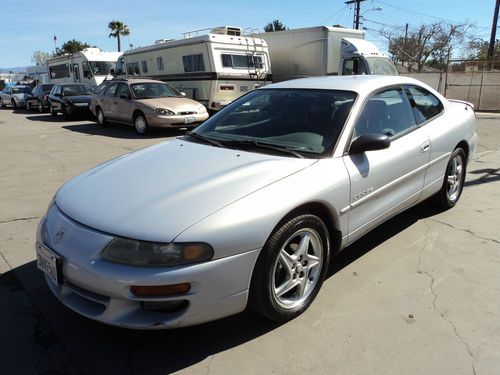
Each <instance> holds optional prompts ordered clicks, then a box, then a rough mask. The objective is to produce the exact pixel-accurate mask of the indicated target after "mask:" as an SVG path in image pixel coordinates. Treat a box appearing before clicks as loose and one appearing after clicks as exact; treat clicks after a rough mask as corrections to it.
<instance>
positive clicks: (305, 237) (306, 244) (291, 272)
mask: <svg viewBox="0 0 500 375" xmlns="http://www.w3.org/2000/svg"><path fill="white" fill-rule="evenodd" d="M329 259H330V243H329V235H328V229H327V228H326V226H325V224H324V223H323V221H322V220H321V219H320V218H319V217H317V216H315V215H309V214H305V215H300V216H297V217H294V218H292V219H290V220H289V221H287V222H286V223H284V224H283V225H282V226H280V227H279V228H278V229H277V230H275V232H274V233H273V234H272V235H271V237H270V238H269V239H268V240H267V242H266V244H265V245H264V247H263V249H262V251H261V253H260V255H259V258H258V259H257V263H256V265H255V269H254V272H253V275H252V281H251V285H250V296H249V307H250V308H251V309H253V310H254V311H256V312H257V313H259V314H261V315H263V316H265V317H266V318H268V319H271V320H275V321H280V322H284V321H288V320H291V319H293V318H295V317H297V316H299V315H300V314H302V313H303V312H304V311H305V310H306V309H307V308H308V307H309V305H310V304H311V303H312V301H313V300H314V298H316V295H317V294H318V292H319V290H320V288H321V285H322V284H323V280H324V279H325V276H326V272H327V270H328V264H329Z"/></svg>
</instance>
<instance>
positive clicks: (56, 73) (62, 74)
mask: <svg viewBox="0 0 500 375" xmlns="http://www.w3.org/2000/svg"><path fill="white" fill-rule="evenodd" d="M49 74H50V78H52V79H57V78H68V77H69V65H68V64H61V65H54V66H50V67H49Z"/></svg>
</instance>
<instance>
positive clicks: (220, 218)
mask: <svg viewBox="0 0 500 375" xmlns="http://www.w3.org/2000/svg"><path fill="white" fill-rule="evenodd" d="M476 144H477V136H476V131H475V114H474V110H473V107H472V105H470V104H469V103H466V102H460V101H452V100H447V99H445V98H444V97H443V96H441V95H440V94H439V93H437V92H436V91H434V90H433V89H432V88H430V87H428V86H427V85H425V84H423V83H421V82H419V81H417V80H414V79H411V78H406V77H388V76H347V77H320V78H307V79H301V80H295V81H287V82H282V83H277V84H272V85H268V86H265V87H262V88H260V89H258V90H255V91H253V92H250V93H248V94H247V95H245V96H243V97H241V98H239V99H237V100H236V101H234V102H233V103H231V104H230V105H228V106H227V107H226V108H224V109H223V110H221V111H220V112H219V113H217V114H216V115H214V116H213V117H211V118H210V119H208V120H207V121H205V122H204V123H203V124H202V125H201V126H199V127H198V128H197V129H195V130H194V131H192V132H190V133H187V134H185V135H184V136H182V137H179V138H177V139H174V140H170V141H167V142H164V143H160V144H157V145H155V146H152V147H149V148H146V149H143V150H140V151H136V152H133V153H131V154H129V155H125V156H122V157H119V158H117V159H114V160H111V161H108V162H105V163H103V164H101V165H98V166H97V167H95V168H93V169H91V170H89V171H87V172H85V173H83V174H81V175H79V176H77V177H75V178H74V179H72V180H71V181H69V182H68V183H66V184H65V185H64V186H63V187H61V188H60V190H59V191H58V192H57V193H56V195H55V197H54V199H53V200H52V202H51V204H50V205H49V208H48V211H47V214H46V215H45V216H44V217H43V219H42V220H41V222H40V225H39V229H38V234H37V242H36V253H37V262H38V267H39V268H40V269H41V270H43V271H44V272H45V278H46V280H47V283H48V285H49V287H50V289H51V290H52V292H53V293H54V294H55V295H56V296H57V298H58V299H59V300H61V301H62V303H64V304H65V305H66V306H68V307H69V308H71V309H73V310H75V311H76V312H78V313H80V314H82V315H84V316H86V317H89V318H91V319H95V320H98V321H101V322H104V323H107V324H112V325H117V326H121V327H128V328H138V329H155V328H175V327H182V326H189V325H194V324H199V323H203V322H207V321H211V320H215V319H219V318H222V317H225V316H228V315H231V314H236V313H238V312H241V311H243V310H244V309H245V308H247V306H248V307H250V308H251V309H253V310H254V311H256V312H258V313H260V314H262V315H264V316H266V317H268V318H270V319H273V320H277V321H286V320H289V319H292V318H294V317H296V316H298V315H299V314H301V313H302V312H303V311H305V310H306V309H307V308H308V306H309V305H310V304H311V303H312V301H313V300H314V298H315V297H316V295H317V294H318V292H319V290H320V288H321V285H322V283H323V280H324V278H325V274H326V273H327V270H328V265H329V263H330V261H331V260H333V261H335V258H333V256H334V254H336V253H337V252H339V251H340V250H342V249H344V248H346V247H347V246H348V245H349V244H351V243H353V242H354V241H356V240H357V239H359V238H360V237H361V236H362V235H363V234H365V233H366V232H368V231H369V230H370V229H372V228H374V227H375V226H377V225H379V224H380V223H382V222H384V221H385V220H387V219H389V218H390V217H392V216H394V215H396V214H398V213H400V212H401V211H403V210H405V209H407V208H409V207H411V206H413V205H415V204H417V203H419V202H421V201H423V200H425V199H428V198H430V199H432V201H433V202H434V203H435V204H437V205H439V206H440V207H443V208H444V209H448V208H451V207H453V206H454V205H455V204H456V203H457V201H458V200H459V198H460V194H461V192H462V187H463V183H464V178H465V170H466V166H467V162H468V161H469V160H470V158H471V156H472V154H473V153H474V150H475V148H476Z"/></svg>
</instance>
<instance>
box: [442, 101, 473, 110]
mask: <svg viewBox="0 0 500 375" xmlns="http://www.w3.org/2000/svg"><path fill="white" fill-rule="evenodd" d="M448 101H449V102H453V103H458V104H465V105H466V106H469V107H470V109H472V110H474V104H472V103H470V102H466V101H465V100H458V99H448Z"/></svg>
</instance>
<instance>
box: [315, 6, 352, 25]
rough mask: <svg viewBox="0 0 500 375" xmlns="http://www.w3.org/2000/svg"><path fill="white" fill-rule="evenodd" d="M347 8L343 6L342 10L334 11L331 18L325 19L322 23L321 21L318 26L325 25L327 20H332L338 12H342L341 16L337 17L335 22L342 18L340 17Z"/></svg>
mask: <svg viewBox="0 0 500 375" xmlns="http://www.w3.org/2000/svg"><path fill="white" fill-rule="evenodd" d="M347 8H348V6H347V5H345V6H343V7H342V8H340V9H339V10H338V11H336V12H335V13H333V14H332V15H331V16H329V17H328V18H325V19H324V20H323V21H321V23H320V25H323V24H325V22H326V21H328V20H329V19H332V18H333V17H335V16H336V15H337V14H339V13H340V12H342V14H341V15H340V16H339V17H337V20H338V19H339V18H340V17H342V15H343V14H344V12H345V11H346V10H347Z"/></svg>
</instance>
